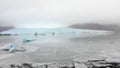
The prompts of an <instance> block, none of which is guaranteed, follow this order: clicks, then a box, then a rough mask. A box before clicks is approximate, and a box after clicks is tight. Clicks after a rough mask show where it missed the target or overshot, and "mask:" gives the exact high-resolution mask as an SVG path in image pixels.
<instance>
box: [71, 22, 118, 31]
mask: <svg viewBox="0 0 120 68" xmlns="http://www.w3.org/2000/svg"><path fill="white" fill-rule="evenodd" d="M69 28H77V29H92V30H108V31H114V32H120V26H119V25H117V24H106V25H103V24H96V23H88V24H72V25H71V26H69Z"/></svg>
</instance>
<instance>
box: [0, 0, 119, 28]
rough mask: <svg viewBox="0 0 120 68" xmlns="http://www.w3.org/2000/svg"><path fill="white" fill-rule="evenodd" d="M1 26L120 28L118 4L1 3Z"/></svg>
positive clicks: (69, 0) (107, 0)
mask: <svg viewBox="0 0 120 68" xmlns="http://www.w3.org/2000/svg"><path fill="white" fill-rule="evenodd" d="M0 22H1V25H8V24H9V25H14V26H16V27H62V26H68V25H71V24H74V23H89V22H90V23H91V22H95V23H105V24H109V23H116V24H119V22H120V0H0ZM6 23H8V24H6Z"/></svg>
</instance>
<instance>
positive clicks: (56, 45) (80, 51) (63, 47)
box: [0, 34, 120, 63]
mask: <svg viewBox="0 0 120 68" xmlns="http://www.w3.org/2000/svg"><path fill="white" fill-rule="evenodd" d="M25 36H27V35H25ZM66 36H67V35H66ZM66 36H62V37H56V36H49V37H46V36H34V38H36V39H38V40H35V41H32V42H29V43H27V44H24V45H25V46H37V47H38V48H39V49H38V50H36V51H34V52H29V53H23V54H20V55H15V56H13V57H9V58H7V59H4V60H1V63H5V62H9V61H11V63H12V62H18V63H19V62H24V61H26V60H28V58H29V60H28V61H29V62H34V63H47V62H57V63H71V62H72V61H73V59H74V58H79V57H92V56H94V55H97V54H101V52H103V51H106V52H108V51H110V52H111V51H118V52H119V51H120V42H119V40H120V37H119V34H118V35H115V34H112V35H106V36H100V37H92V38H91V37H88V38H80V37H78V38H77V37H72V38H65V37H66ZM19 39H22V38H21V36H1V39H0V41H1V44H0V45H1V46H3V45H4V44H6V43H9V42H15V43H16V42H17V44H18V45H22V44H21V41H19ZM22 46H23V45H22ZM26 55H27V57H28V58H26ZM17 57H19V60H18V59H17ZM12 60H13V61H12Z"/></svg>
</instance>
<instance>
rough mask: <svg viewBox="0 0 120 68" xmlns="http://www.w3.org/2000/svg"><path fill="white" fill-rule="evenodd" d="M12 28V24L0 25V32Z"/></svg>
mask: <svg viewBox="0 0 120 68" xmlns="http://www.w3.org/2000/svg"><path fill="white" fill-rule="evenodd" d="M13 28H14V27H13V26H0V32H2V31H6V30H9V29H13Z"/></svg>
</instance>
